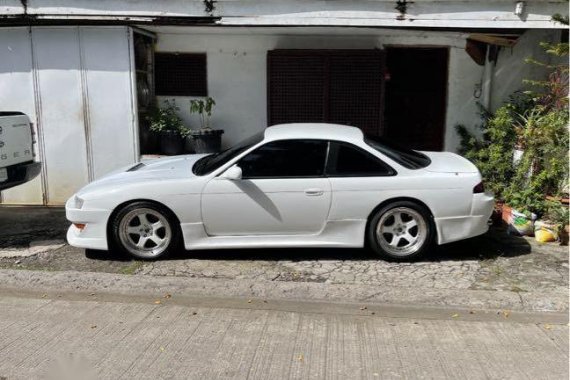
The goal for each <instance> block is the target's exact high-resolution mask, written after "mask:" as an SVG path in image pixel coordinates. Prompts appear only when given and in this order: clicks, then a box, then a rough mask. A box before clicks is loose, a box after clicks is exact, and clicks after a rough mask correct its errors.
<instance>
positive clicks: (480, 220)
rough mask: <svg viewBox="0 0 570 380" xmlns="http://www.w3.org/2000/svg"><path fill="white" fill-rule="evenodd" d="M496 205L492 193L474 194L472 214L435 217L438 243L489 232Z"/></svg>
mask: <svg viewBox="0 0 570 380" xmlns="http://www.w3.org/2000/svg"><path fill="white" fill-rule="evenodd" d="M494 205H495V199H494V197H493V195H492V194H490V193H481V194H473V201H472V203H471V214H470V215H467V216H460V217H450V218H435V224H436V227H437V240H438V244H446V243H451V242H454V241H458V240H463V239H468V238H470V237H474V236H479V235H482V234H484V233H485V232H487V231H488V230H489V223H488V222H489V218H490V217H491V214H492V213H493V207H494Z"/></svg>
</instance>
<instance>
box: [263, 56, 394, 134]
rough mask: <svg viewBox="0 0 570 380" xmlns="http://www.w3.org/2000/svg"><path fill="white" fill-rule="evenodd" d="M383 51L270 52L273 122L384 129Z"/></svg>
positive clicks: (270, 105)
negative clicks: (320, 123)
mask: <svg viewBox="0 0 570 380" xmlns="http://www.w3.org/2000/svg"><path fill="white" fill-rule="evenodd" d="M383 61H384V60H383V54H382V52H381V51H380V50H273V51H270V52H269V54H268V62H267V63H268V64H267V67H268V81H267V82H268V120H269V125H275V124H281V123H294V122H328V123H338V124H347V125H353V126H356V127H359V128H361V129H362V130H363V131H364V132H366V133H372V134H378V133H380V131H381V115H382V113H381V109H382V92H383V91H382V89H383Z"/></svg>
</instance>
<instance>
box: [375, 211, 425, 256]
mask: <svg viewBox="0 0 570 380" xmlns="http://www.w3.org/2000/svg"><path fill="white" fill-rule="evenodd" d="M434 231H435V228H434V227H433V219H432V217H431V215H430V213H429V212H428V210H426V209H425V207H422V206H420V205H418V204H416V203H414V202H409V201H400V202H393V203H390V204H388V205H386V206H385V207H383V208H381V209H380V210H378V212H376V213H375V214H374V216H373V217H372V219H371V220H370V223H369V225H368V231H367V234H368V243H369V245H370V247H371V248H372V250H373V251H374V252H376V253H377V254H379V255H380V256H382V257H384V258H387V259H389V260H395V261H410V260H414V259H417V258H419V257H421V256H422V255H423V254H424V253H425V252H426V251H427V250H428V249H429V247H430V246H431V245H432V242H433V235H434Z"/></svg>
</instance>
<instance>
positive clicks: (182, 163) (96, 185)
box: [77, 154, 207, 195]
mask: <svg viewBox="0 0 570 380" xmlns="http://www.w3.org/2000/svg"><path fill="white" fill-rule="evenodd" d="M205 156H207V154H189V155H184V156H175V157H165V158H158V159H152V160H143V161H141V162H139V163H137V164H134V165H129V166H126V167H123V168H121V169H118V170H115V171H113V172H111V173H109V174H107V175H106V176H104V177H102V178H99V179H98V180H96V181H93V182H91V183H90V184H89V185H87V186H85V187H83V188H82V189H81V190H80V191H79V192H78V193H77V194H78V195H83V194H85V193H88V192H92V191H96V190H99V189H101V188H104V187H108V186H118V185H121V184H132V183H135V182H141V181H156V180H169V179H182V178H186V179H189V178H192V177H195V175H194V173H192V166H194V164H195V163H196V161H198V160H199V159H200V158H202V157H205Z"/></svg>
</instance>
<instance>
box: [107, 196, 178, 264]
mask: <svg viewBox="0 0 570 380" xmlns="http://www.w3.org/2000/svg"><path fill="white" fill-rule="evenodd" d="M170 214H171V213H170V212H168V210H166V209H164V208H163V207H160V206H158V205H156V204H154V203H151V202H135V203H132V204H130V205H128V206H126V207H125V208H123V209H121V210H120V211H119V212H118V213H117V214H116V215H115V217H114V218H113V221H112V225H111V232H112V237H113V243H114V244H113V245H114V246H115V247H117V248H119V249H120V250H121V251H123V252H124V253H127V254H129V255H131V256H133V257H135V258H137V259H146V260H150V259H157V258H159V257H164V256H165V255H167V254H168V253H170V252H171V251H172V250H174V249H175V247H176V246H177V243H178V241H179V236H180V234H179V228H178V226H177V224H176V222H175V221H174V217H173V216H172V215H170Z"/></svg>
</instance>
